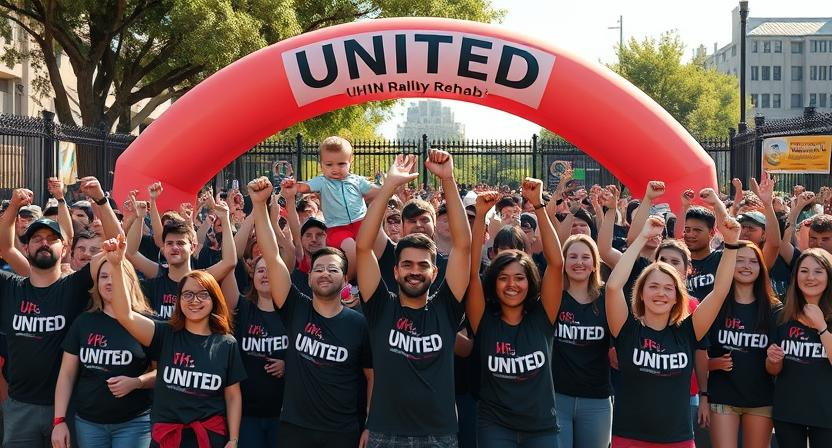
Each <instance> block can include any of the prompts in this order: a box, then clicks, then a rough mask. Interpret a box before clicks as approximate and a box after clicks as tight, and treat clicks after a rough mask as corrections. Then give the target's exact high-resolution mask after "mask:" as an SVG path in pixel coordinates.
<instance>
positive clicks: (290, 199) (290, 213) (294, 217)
mask: <svg viewBox="0 0 832 448" xmlns="http://www.w3.org/2000/svg"><path fill="white" fill-rule="evenodd" d="M280 195H281V196H283V199H285V200H286V222H287V223H288V224H289V230H291V231H292V242H293V243H294V244H295V260H296V261H297V260H302V259H303V257H304V256H305V255H306V254H305V252H304V250H303V245H302V244H301V234H300V227H301V223H300V216H298V210H297V203H296V202H295V201H296V197H297V189H295V188H294V185H293V186H292V187H283V186H282V184H281V187H280Z"/></svg>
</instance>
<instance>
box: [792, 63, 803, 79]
mask: <svg viewBox="0 0 832 448" xmlns="http://www.w3.org/2000/svg"><path fill="white" fill-rule="evenodd" d="M792 81H803V67H801V66H799V65H793V66H792Z"/></svg>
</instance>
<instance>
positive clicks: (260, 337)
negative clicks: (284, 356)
mask: <svg viewBox="0 0 832 448" xmlns="http://www.w3.org/2000/svg"><path fill="white" fill-rule="evenodd" d="M240 344H241V345H242V347H243V351H244V352H246V353H248V354H251V355H258V354H260V355H263V354H266V355H268V354H270V353H273V352H276V351H280V350H286V347H287V346H288V345H289V337H288V336H286V335H283V336H271V337H270V336H269V330H267V329H266V327H265V326H263V325H259V324H252V325H249V326H248V330H247V332H246V336H244V337H243V340H242V341H240Z"/></svg>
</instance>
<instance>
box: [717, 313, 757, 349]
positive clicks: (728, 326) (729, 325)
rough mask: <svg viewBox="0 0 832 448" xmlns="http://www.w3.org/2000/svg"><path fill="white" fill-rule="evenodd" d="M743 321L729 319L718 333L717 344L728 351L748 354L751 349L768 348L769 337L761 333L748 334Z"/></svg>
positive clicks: (735, 318)
mask: <svg viewBox="0 0 832 448" xmlns="http://www.w3.org/2000/svg"><path fill="white" fill-rule="evenodd" d="M744 330H745V324H743V322H742V319H740V318H737V317H727V318H725V322H724V324H723V326H722V328H720V329H719V331H718V332H717V342H718V343H719V344H720V345H721V346H722V347H723V348H724V349H726V350H736V351H741V352H747V351H748V350H749V349H759V348H766V347H768V336H766V335H765V334H761V333H748V332H746V331H744Z"/></svg>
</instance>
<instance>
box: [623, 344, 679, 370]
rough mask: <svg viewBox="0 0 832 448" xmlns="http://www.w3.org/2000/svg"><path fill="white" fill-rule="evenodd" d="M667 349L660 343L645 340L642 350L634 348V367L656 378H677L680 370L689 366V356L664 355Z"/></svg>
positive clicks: (677, 354)
mask: <svg viewBox="0 0 832 448" xmlns="http://www.w3.org/2000/svg"><path fill="white" fill-rule="evenodd" d="M665 351H666V349H665V348H664V347H663V346H662V345H661V344H659V343H658V342H656V341H654V340H652V339H650V338H644V340H643V341H642V343H641V348H639V347H635V348H633V365H635V366H636V367H640V369H639V370H641V371H642V372H645V373H651V374H653V375H656V376H676V375H679V374H680V373H681V372H679V370H681V369H684V368H685V367H687V366H688V362H689V360H688V354H687V353H685V352H678V353H664V352H665Z"/></svg>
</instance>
